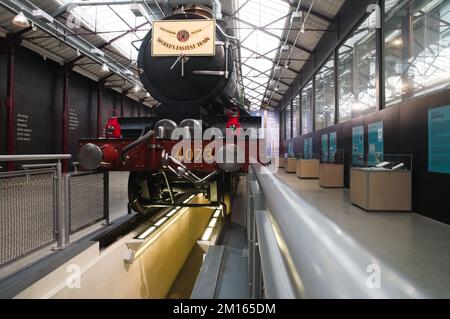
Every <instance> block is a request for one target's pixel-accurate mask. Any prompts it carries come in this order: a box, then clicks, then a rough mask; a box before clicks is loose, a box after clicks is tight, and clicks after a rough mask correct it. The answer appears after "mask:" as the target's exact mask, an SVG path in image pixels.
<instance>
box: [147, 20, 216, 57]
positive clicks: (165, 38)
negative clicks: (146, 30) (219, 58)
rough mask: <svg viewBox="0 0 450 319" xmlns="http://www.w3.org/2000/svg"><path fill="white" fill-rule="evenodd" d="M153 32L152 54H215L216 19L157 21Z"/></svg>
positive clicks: (154, 23)
mask: <svg viewBox="0 0 450 319" xmlns="http://www.w3.org/2000/svg"><path fill="white" fill-rule="evenodd" d="M152 32H153V34H152V56H180V55H185V56H213V55H215V51H216V45H215V43H216V21H215V20H206V19H198V20H161V21H155V22H153V29H152Z"/></svg>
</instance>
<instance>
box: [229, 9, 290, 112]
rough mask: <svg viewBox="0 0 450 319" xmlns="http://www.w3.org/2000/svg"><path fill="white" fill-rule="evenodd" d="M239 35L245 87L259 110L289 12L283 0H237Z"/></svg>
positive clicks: (246, 93) (247, 95) (247, 96)
mask: <svg viewBox="0 0 450 319" xmlns="http://www.w3.org/2000/svg"><path fill="white" fill-rule="evenodd" d="M236 7H237V8H240V10H239V11H238V12H237V14H236V17H237V19H236V20H237V27H238V37H239V39H240V40H241V63H242V76H243V83H244V91H245V96H246V98H247V99H248V100H249V101H250V103H251V106H250V109H251V110H259V109H260V107H261V103H262V100H263V97H264V93H265V91H266V87H267V84H268V81H269V80H270V73H271V70H272V68H273V65H274V59H275V56H276V54H277V52H278V48H279V46H280V38H281V35H282V33H283V28H284V25H285V22H286V17H287V15H288V13H289V4H288V3H286V2H285V1H282V0H237V4H236Z"/></svg>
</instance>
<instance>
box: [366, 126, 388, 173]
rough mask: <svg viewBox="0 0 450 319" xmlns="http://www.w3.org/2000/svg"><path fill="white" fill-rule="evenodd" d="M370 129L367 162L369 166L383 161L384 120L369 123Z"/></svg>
mask: <svg viewBox="0 0 450 319" xmlns="http://www.w3.org/2000/svg"><path fill="white" fill-rule="evenodd" d="M368 130H369V135H368V136H369V155H368V159H367V161H368V163H367V164H368V165H369V166H375V165H377V164H379V163H381V162H383V158H384V136H383V121H380V122H375V123H371V124H369V126H368Z"/></svg>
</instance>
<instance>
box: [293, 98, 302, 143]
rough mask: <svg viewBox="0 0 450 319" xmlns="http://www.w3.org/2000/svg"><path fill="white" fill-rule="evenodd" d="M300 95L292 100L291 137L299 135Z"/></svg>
mask: <svg viewBox="0 0 450 319" xmlns="http://www.w3.org/2000/svg"><path fill="white" fill-rule="evenodd" d="M299 113H300V95H297V96H296V97H295V98H294V99H293V100H292V137H296V136H298V135H299V133H300V114H299Z"/></svg>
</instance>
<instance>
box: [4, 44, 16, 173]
mask: <svg viewBox="0 0 450 319" xmlns="http://www.w3.org/2000/svg"><path fill="white" fill-rule="evenodd" d="M15 49H16V45H15V43H14V41H9V42H8V56H7V59H8V66H7V89H6V91H7V92H6V134H7V135H6V136H7V142H6V143H7V154H8V155H15V154H16V122H15V121H16V68H15V57H16V54H15V53H16V52H15ZM6 168H7V170H8V171H13V170H14V168H15V163H14V162H7V163H6Z"/></svg>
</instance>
